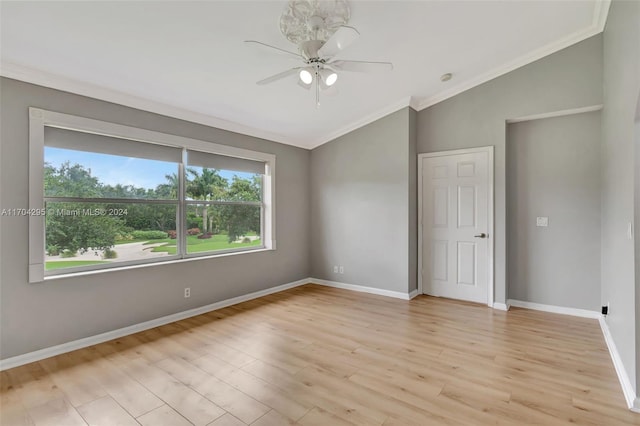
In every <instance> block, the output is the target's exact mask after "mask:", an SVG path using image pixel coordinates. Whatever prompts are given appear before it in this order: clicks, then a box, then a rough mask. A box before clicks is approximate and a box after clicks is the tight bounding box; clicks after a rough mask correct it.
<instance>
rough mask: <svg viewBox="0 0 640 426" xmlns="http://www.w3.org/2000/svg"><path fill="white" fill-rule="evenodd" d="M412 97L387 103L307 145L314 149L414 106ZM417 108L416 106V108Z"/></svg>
mask: <svg viewBox="0 0 640 426" xmlns="http://www.w3.org/2000/svg"><path fill="white" fill-rule="evenodd" d="M411 99H412V98H411V97H410V96H408V97H406V98H402V99H400V100H399V101H397V102H394V103H392V104H390V105H387V106H386V107H384V108H381V109H379V110H376V111H374V112H372V113H371V114H368V115H366V116H364V117H362V118H360V119H358V120H356V121H353V122H351V123H349V124H347V125H346V126H343V127H340V128H339V129H337V130H335V131H333V132H331V133H328V134H326V135H324V136H322V137H320V138H318V139H316V140H315V141H313V142H312V143H311V144H310V145H308V146H307V148H308V149H314V148H317V147H319V146H320V145H324V144H325V143H327V142H331V141H332V140H334V139H337V138H339V137H340V136H344V135H346V134H347V133H350V132H352V131H354V130H357V129H359V128H361V127H364V126H366V125H367V124H371V123H373V122H374V121H377V120H379V119H381V118H384V117H386V116H387V115H389V114H393V113H394V112H397V111H400V110H401V109H403V108H407V107H409V106H411V107H413V105H412V104H411ZM414 109H415V108H414Z"/></svg>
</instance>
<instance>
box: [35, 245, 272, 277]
mask: <svg viewBox="0 0 640 426" xmlns="http://www.w3.org/2000/svg"><path fill="white" fill-rule="evenodd" d="M275 250H276V249H275V248H266V247H265V248H260V249H256V250H242V251H234V252H227V253H219V254H211V255H204V256H192V257H185V258H182V259H173V260H167V261H166V262H150V263H141V264H138V265H126V266H117V267H113V268H104V269H94V270H90V271H78V272H69V273H67V274H57V275H49V276H45V277H44V281H56V280H61V279H67V278H76V277H86V276H91V275H96V274H104V273H109V272H116V271H129V270H132V269H139V268H149V267H154V266H163V265H173V264H177V263H184V262H194V261H199V260H211V259H218V258H221V257H228V256H238V255H246V254H252V253H264V252H269V251H275ZM38 282H43V281H37V282H32V283H33V284H37V283H38Z"/></svg>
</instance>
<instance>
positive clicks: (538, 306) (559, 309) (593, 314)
mask: <svg viewBox="0 0 640 426" xmlns="http://www.w3.org/2000/svg"><path fill="white" fill-rule="evenodd" d="M507 305H510V306H515V307H517V308H527V309H533V310H536V311H544V312H552V313H554V314H563V315H572V316H574V317H582V318H593V319H599V318H600V317H601V316H602V315H601V314H600V312H598V311H589V310H587V309H577V308H565V307H563V306H555V305H544V304H542V303H533V302H523V301H522V300H513V299H509V300H507Z"/></svg>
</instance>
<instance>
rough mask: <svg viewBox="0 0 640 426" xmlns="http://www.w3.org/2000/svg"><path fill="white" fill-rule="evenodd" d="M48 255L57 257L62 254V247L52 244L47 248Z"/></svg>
mask: <svg viewBox="0 0 640 426" xmlns="http://www.w3.org/2000/svg"><path fill="white" fill-rule="evenodd" d="M47 254H48V255H49V256H57V255H59V254H60V247H58V246H57V245H55V244H50V245H48V246H47Z"/></svg>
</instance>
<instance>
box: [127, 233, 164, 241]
mask: <svg viewBox="0 0 640 426" xmlns="http://www.w3.org/2000/svg"><path fill="white" fill-rule="evenodd" d="M131 236H132V237H133V238H134V239H136V240H164V239H165V238H167V233H166V232H164V231H133V232H132V233H131Z"/></svg>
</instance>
